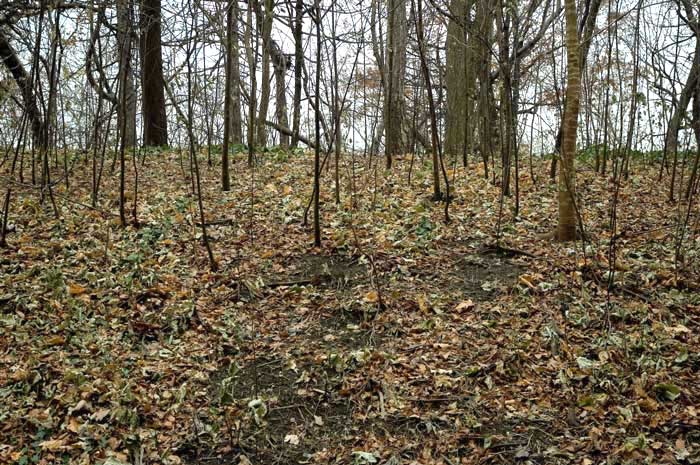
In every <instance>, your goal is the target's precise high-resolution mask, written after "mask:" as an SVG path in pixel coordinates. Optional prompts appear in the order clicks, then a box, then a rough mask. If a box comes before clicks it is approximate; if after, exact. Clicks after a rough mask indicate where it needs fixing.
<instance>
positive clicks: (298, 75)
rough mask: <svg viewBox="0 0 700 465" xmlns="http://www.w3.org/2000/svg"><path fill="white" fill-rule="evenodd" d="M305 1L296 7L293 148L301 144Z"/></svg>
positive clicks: (301, 1)
mask: <svg viewBox="0 0 700 465" xmlns="http://www.w3.org/2000/svg"><path fill="white" fill-rule="evenodd" d="M303 20H304V0H296V4H295V6H294V28H293V32H294V102H293V104H292V107H293V109H292V133H293V134H294V135H293V136H292V147H294V148H296V146H297V145H298V144H299V136H298V134H299V133H300V131H301V127H300V123H301V83H302V70H303V66H302V62H303V61H304V43H303V37H302V33H303V27H304V21H303Z"/></svg>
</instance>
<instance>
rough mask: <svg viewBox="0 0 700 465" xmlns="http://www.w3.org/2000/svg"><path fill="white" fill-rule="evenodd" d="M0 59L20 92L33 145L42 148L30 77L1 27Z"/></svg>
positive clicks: (40, 122)
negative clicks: (29, 125) (30, 129)
mask: <svg viewBox="0 0 700 465" xmlns="http://www.w3.org/2000/svg"><path fill="white" fill-rule="evenodd" d="M0 61H2V63H3V64H4V65H5V67H6V68H7V70H8V71H9V72H10V74H11V75H12V78H13V79H14V80H15V83H16V84H17V87H18V88H19V90H20V92H21V93H22V102H23V103H24V108H25V111H26V112H27V117H28V118H29V121H30V124H31V128H32V136H33V139H34V145H35V146H36V147H37V148H39V149H43V148H44V147H45V146H46V143H47V141H46V139H45V137H44V120H43V118H42V115H41V111H40V110H39V105H38V102H37V100H36V94H35V93H34V88H33V85H32V79H31V77H30V76H29V73H27V70H26V69H24V65H22V62H21V61H19V57H18V55H17V52H16V51H15V49H14V48H13V47H12V44H10V40H9V38H8V37H7V36H6V35H5V33H4V31H3V30H2V29H0Z"/></svg>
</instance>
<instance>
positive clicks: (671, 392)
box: [654, 383, 681, 400]
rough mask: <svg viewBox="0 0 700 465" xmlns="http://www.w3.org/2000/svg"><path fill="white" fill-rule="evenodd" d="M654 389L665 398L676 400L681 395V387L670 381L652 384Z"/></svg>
mask: <svg viewBox="0 0 700 465" xmlns="http://www.w3.org/2000/svg"><path fill="white" fill-rule="evenodd" d="M654 390H655V391H656V393H657V394H659V395H660V396H661V397H663V398H665V399H667V400H676V399H677V398H678V397H679V396H680V395H681V388H679V387H678V386H676V385H675V384H670V383H659V384H657V385H656V386H654Z"/></svg>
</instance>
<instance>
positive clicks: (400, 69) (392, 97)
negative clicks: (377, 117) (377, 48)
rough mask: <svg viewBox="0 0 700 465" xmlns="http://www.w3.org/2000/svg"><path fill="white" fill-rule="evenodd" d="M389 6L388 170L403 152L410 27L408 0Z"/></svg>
mask: <svg viewBox="0 0 700 465" xmlns="http://www.w3.org/2000/svg"><path fill="white" fill-rule="evenodd" d="M387 8H388V12H387V15H388V19H387V46H386V59H387V63H386V72H387V77H386V91H385V94H384V130H385V146H386V167H387V169H389V168H391V165H392V161H393V158H394V156H396V155H399V154H400V153H401V152H402V151H403V143H402V134H403V133H402V126H403V111H404V100H405V98H404V78H405V74H406V43H407V40H408V31H407V29H408V27H407V20H406V0H388V2H387Z"/></svg>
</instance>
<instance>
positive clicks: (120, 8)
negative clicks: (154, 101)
mask: <svg viewBox="0 0 700 465" xmlns="http://www.w3.org/2000/svg"><path fill="white" fill-rule="evenodd" d="M133 16H134V15H133V3H132V1H131V0H117V46H118V48H119V50H122V49H125V48H129V49H131V47H132V43H133V42H132V37H133V36H132V31H133V29H132V24H133ZM129 56H130V57H131V56H132V54H131V53H129ZM118 79H119V82H120V83H123V85H124V86H125V87H124V92H123V95H124V97H125V101H124V105H125V111H124V112H123V113H124V114H125V115H126V116H125V118H126V121H124V122H122V120H121V119H122V112H121V111H120V112H119V120H118V125H119V127H120V128H122V127H124V128H125V132H124V135H123V137H124V142H125V144H126V146H127V147H134V146H135V145H136V88H135V86H134V71H133V67H132V66H131V60H129V62H128V63H124V64H123V66H120V68H119V77H118Z"/></svg>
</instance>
